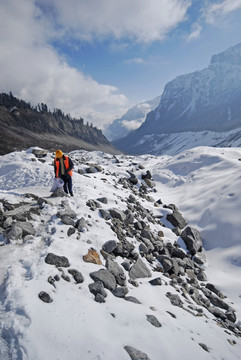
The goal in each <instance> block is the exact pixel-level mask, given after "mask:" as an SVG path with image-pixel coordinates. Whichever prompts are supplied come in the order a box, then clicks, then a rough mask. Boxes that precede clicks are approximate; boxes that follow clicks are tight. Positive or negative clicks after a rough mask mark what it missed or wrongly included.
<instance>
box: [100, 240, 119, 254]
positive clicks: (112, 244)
mask: <svg viewBox="0 0 241 360" xmlns="http://www.w3.org/2000/svg"><path fill="white" fill-rule="evenodd" d="M116 247H117V242H116V241H115V240H109V241H107V242H106V243H104V245H103V246H102V249H103V250H104V251H105V252H107V253H108V254H110V253H112V251H113V250H114V249H115V248H116Z"/></svg>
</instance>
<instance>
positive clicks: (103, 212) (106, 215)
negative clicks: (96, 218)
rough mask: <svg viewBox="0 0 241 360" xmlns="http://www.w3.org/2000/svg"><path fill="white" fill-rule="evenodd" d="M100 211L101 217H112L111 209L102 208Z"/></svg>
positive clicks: (108, 218) (106, 218)
mask: <svg viewBox="0 0 241 360" xmlns="http://www.w3.org/2000/svg"><path fill="white" fill-rule="evenodd" d="M99 212H100V215H101V217H102V218H103V219H104V220H110V219H111V215H110V213H109V211H107V210H104V209H100V210H99Z"/></svg>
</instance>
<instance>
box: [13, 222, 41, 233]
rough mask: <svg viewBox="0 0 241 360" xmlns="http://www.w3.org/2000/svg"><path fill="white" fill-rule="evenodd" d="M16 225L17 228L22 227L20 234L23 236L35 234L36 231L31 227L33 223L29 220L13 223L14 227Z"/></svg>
mask: <svg viewBox="0 0 241 360" xmlns="http://www.w3.org/2000/svg"><path fill="white" fill-rule="evenodd" d="M15 226H16V227H17V228H20V229H22V234H23V236H26V235H33V236H34V235H35V234H36V231H35V229H34V227H33V225H32V224H31V223H30V222H27V221H18V222H16V223H15V224H14V227H15Z"/></svg>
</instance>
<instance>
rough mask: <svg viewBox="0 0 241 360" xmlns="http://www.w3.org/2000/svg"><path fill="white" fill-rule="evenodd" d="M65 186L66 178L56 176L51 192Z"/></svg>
mask: <svg viewBox="0 0 241 360" xmlns="http://www.w3.org/2000/svg"><path fill="white" fill-rule="evenodd" d="M63 186H64V180H62V179H60V178H54V181H53V185H52V187H51V190H50V192H55V191H56V190H57V189H63Z"/></svg>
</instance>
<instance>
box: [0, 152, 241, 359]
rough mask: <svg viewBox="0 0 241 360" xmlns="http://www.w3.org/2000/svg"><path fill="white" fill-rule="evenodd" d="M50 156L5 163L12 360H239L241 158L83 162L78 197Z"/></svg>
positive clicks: (5, 283) (25, 155)
mask: <svg viewBox="0 0 241 360" xmlns="http://www.w3.org/2000/svg"><path fill="white" fill-rule="evenodd" d="M38 150H39V149H29V150H27V151H21V152H13V153H9V154H7V155H4V156H1V157H0V167H1V171H0V180H1V181H0V212H1V216H0V230H1V237H0V245H1V246H0V290H1V291H0V358H1V360H32V359H34V360H44V359H58V360H67V359H71V360H80V359H81V360H82V359H83V360H96V359H99V360H113V359H118V360H128V359H132V360H140V359H145V360H148V359H149V360H160V356H161V358H164V359H179V360H186V359H189V358H190V356H191V357H193V356H194V355H193V354H195V359H197V360H203V359H210V360H211V359H214V360H220V359H228V360H239V359H240V353H241V339H240V336H241V322H240V319H241V288H240V278H241V256H240V254H241V240H240V239H241V225H240V210H241V187H240V170H241V161H240V158H241V149H239V148H235V149H234V148H233V149H230V148H229V149H228V148H226V149H222V148H210V147H198V148H194V149H192V150H189V151H185V152H182V153H181V154H179V155H177V156H161V157H158V156H152V155H145V156H144V155H143V156H139V157H133V156H125V155H117V156H111V155H108V154H104V153H101V152H91V153H88V152H86V151H74V152H71V153H70V154H69V156H70V157H71V158H72V160H73V162H74V164H75V168H74V174H73V183H74V195H75V196H74V198H73V197H70V198H69V197H65V196H64V197H62V195H63V194H62V193H61V192H59V193H57V194H55V195H58V196H57V197H52V196H51V192H50V189H51V186H52V182H53V166H52V162H53V155H52V154H51V153H47V155H46V156H44V154H45V153H44V152H43V155H41V152H39V151H38ZM34 153H35V154H36V155H34ZM36 156H37V157H36ZM41 156H44V157H41ZM230 179H232V181H230ZM177 208H178V210H177ZM183 228H184V229H183ZM200 234H201V239H200V237H199V236H200ZM160 354H161V355H160ZM190 354H191V355H190Z"/></svg>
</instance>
